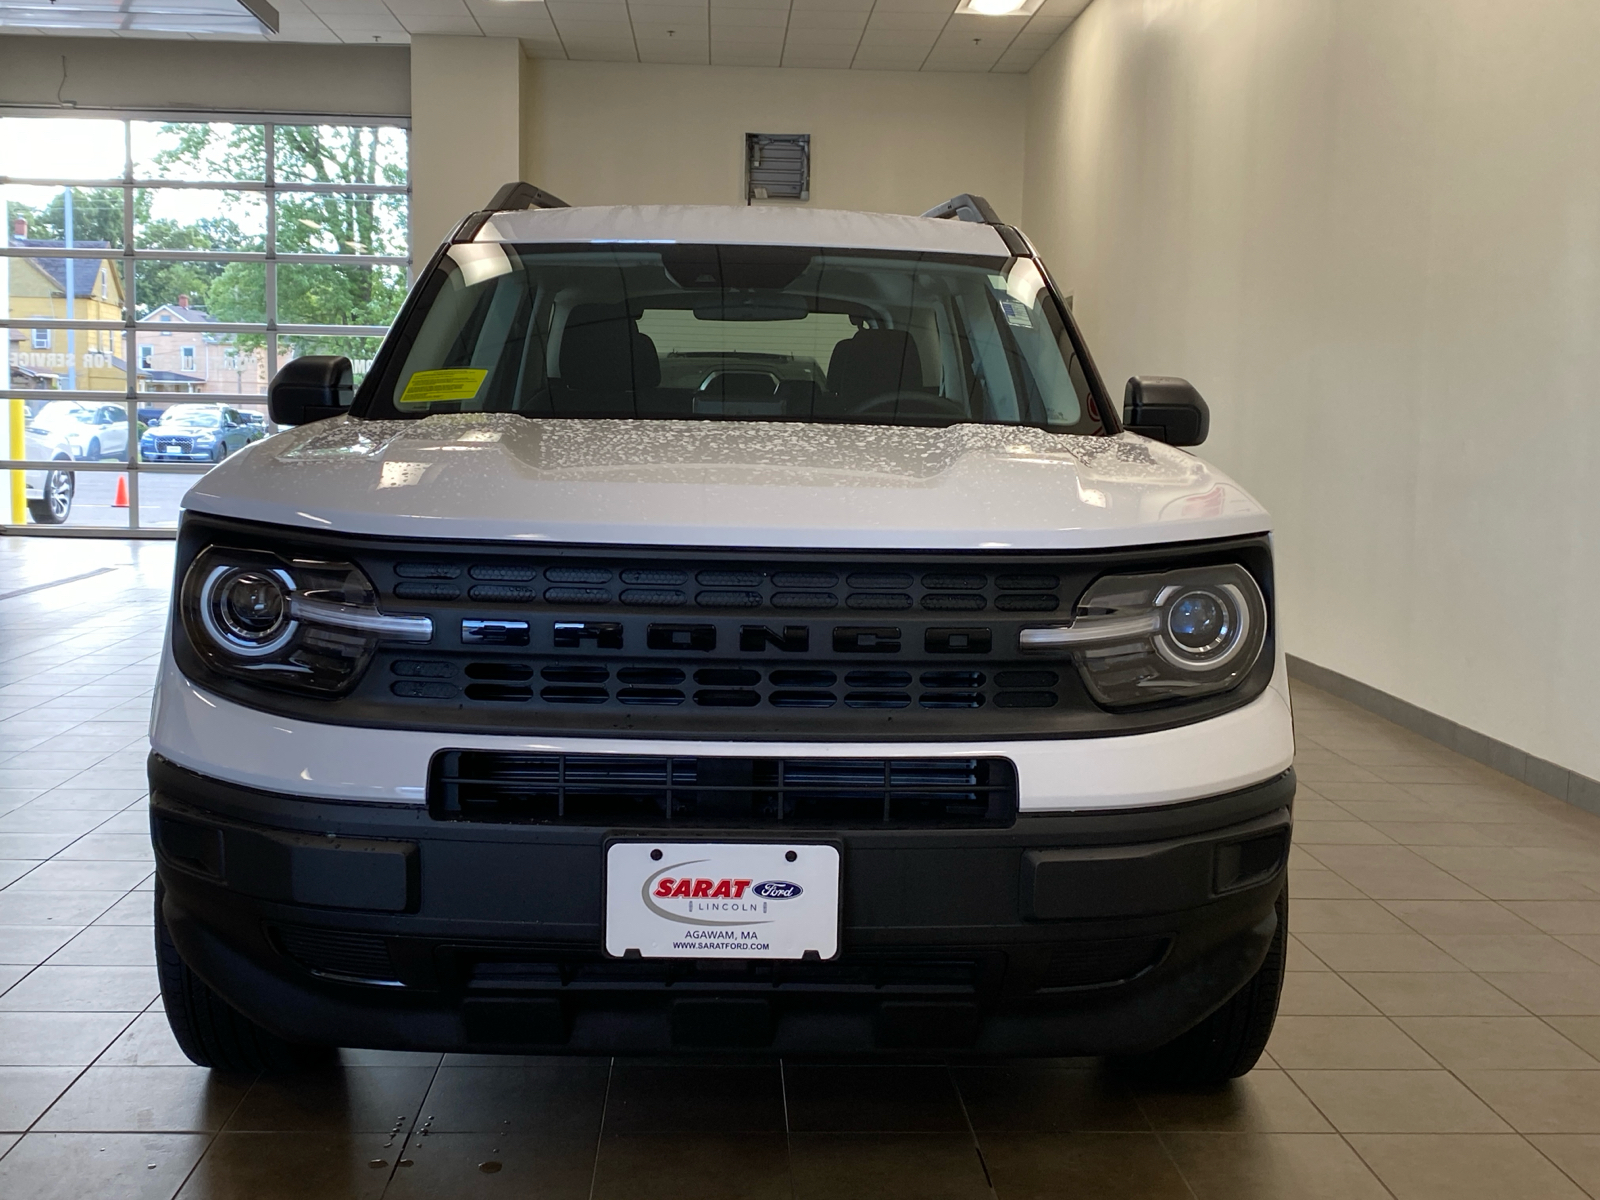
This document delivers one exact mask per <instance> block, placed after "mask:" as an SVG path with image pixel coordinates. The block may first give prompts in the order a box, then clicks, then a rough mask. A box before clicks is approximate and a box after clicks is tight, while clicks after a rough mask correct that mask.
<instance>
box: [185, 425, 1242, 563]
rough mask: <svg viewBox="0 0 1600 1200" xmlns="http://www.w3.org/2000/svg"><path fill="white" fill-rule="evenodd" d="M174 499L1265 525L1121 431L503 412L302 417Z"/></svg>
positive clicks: (775, 524)
mask: <svg viewBox="0 0 1600 1200" xmlns="http://www.w3.org/2000/svg"><path fill="white" fill-rule="evenodd" d="M184 503H185V507H187V508H190V509H194V510H196V511H199V512H207V513H214V514H217V515H219V516H227V517H236V518H240V519H244V520H250V521H262V522H269V523H272V524H277V525H299V526H303V527H306V528H311V529H336V530H342V531H346V532H350V533H362V534H375V535H379V536H389V537H429V538H451V539H462V540H519V541H541V542H564V543H580V544H583V543H589V544H608V543H609V544H619V545H621V544H625V545H662V546H741V547H743V546H749V547H768V548H812V549H919V550H957V549H1037V550H1062V549H1067V550H1070V549H1077V548H1085V549H1087V548H1094V547H1108V546H1129V545H1148V544H1152V543H1159V542H1173V541H1192V540H1199V539H1203V538H1216V537H1228V536H1234V535H1239V534H1247V533H1260V532H1264V531H1265V530H1267V529H1268V528H1269V525H1270V522H1269V521H1268V518H1267V515H1266V512H1265V511H1264V510H1263V509H1262V508H1261V506H1260V505H1259V504H1257V503H1256V502H1255V500H1253V499H1252V498H1251V497H1250V496H1249V494H1248V493H1246V492H1245V491H1244V490H1243V489H1242V488H1240V487H1239V486H1238V485H1237V484H1235V483H1234V482H1233V481H1232V480H1230V479H1228V478H1227V476H1225V475H1222V474H1221V473H1220V472H1218V471H1216V470H1214V469H1213V468H1211V467H1210V466H1208V465H1207V464H1206V463H1204V462H1203V461H1201V460H1200V459H1198V458H1195V457H1194V456H1193V455H1191V454H1187V453H1185V452H1184V451H1182V450H1175V449H1173V448H1172V447H1170V446H1165V445H1162V444H1160V443H1157V442H1152V441H1149V440H1147V439H1145V438H1141V437H1138V436H1136V435H1134V434H1126V433H1125V434H1121V435H1118V436H1117V437H1111V438H1105V437H1072V436H1065V435H1060V434H1052V433H1047V432H1045V431H1043V430H1039V429H1029V428H1019V427H1015V426H1002V425H957V426H952V427H950V428H946V429H912V428H895V427H889V426H863V425H805V424H789V423H772V422H746V421H729V422H710V421H598V420H581V421H572V420H529V419H527V418H524V417H519V416H515V415H511V414H504V413H470V414H459V415H440V416H432V417H427V418H425V419H423V420H420V421H361V420H355V419H352V418H349V417H339V418H335V419H334V420H331V421H324V422H319V423H317V424H315V425H306V426H302V427H300V428H299V429H295V430H289V431H286V432H284V433H281V434H278V435H277V436H275V437H271V438H268V439H266V440H265V441H260V442H256V443H255V444H253V445H252V446H250V447H248V448H247V449H246V450H245V451H243V452H241V453H239V454H236V455H234V456H233V457H232V458H230V459H228V460H227V461H226V462H224V463H223V464H222V465H220V466H218V467H217V468H215V469H214V470H213V471H211V473H210V474H208V475H206V476H204V477H203V478H202V479H201V480H200V482H199V483H197V484H196V485H195V486H194V488H192V489H191V490H190V491H189V493H188V495H187V497H186V498H185V501H184Z"/></svg>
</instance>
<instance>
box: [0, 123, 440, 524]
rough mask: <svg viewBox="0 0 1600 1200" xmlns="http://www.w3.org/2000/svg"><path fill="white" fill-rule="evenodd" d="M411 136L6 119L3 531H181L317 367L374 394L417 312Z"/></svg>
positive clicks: (324, 127) (1, 158)
mask: <svg viewBox="0 0 1600 1200" xmlns="http://www.w3.org/2000/svg"><path fill="white" fill-rule="evenodd" d="M408 169H409V168H408V133H407V130H406V129H405V128H404V127H402V126H400V125H398V124H384V125H377V124H370V123H369V124H342V123H325V124H298V123H290V122H288V121H284V122H272V121H262V120H260V119H259V118H255V119H252V120H249V121H195V120H193V119H192V118H189V117H186V118H184V119H181V120H178V119H175V120H161V119H134V118H129V119H121V118H118V119H104V118H98V117H34V116H4V115H0V207H3V209H4V214H5V222H4V227H3V228H0V295H3V296H4V297H5V308H4V310H3V312H0V329H3V330H4V333H5V338H6V369H7V375H6V376H5V377H4V382H5V387H4V388H3V389H0V485H3V491H0V527H3V528H4V529H6V530H8V531H11V532H17V531H19V530H22V529H25V530H26V531H27V532H29V533H48V532H62V533H78V532H91V531H101V532H105V533H127V532H130V531H139V530H148V531H160V530H171V529H172V528H173V527H174V526H175V524H176V520H177V510H178V501H179V498H180V497H181V496H182V495H183V493H184V492H185V491H186V490H187V489H188V487H189V486H190V485H191V484H192V483H193V482H194V480H193V476H195V475H197V474H203V473H204V472H205V471H208V470H210V469H211V467H213V466H214V465H216V464H217V463H218V462H221V461H222V460H223V459H224V458H226V457H227V456H228V455H230V454H233V453H236V452H237V451H238V450H240V449H241V448H242V447H244V446H247V445H249V444H250V443H251V442H253V441H256V440H258V439H259V438H262V437H265V436H267V435H268V434H269V433H271V432H273V431H274V426H273V425H272V423H271V419H270V417H269V416H268V414H267V408H266V390H267V383H268V381H269V380H270V379H271V377H272V375H273V374H274V373H275V372H276V371H277V369H278V368H279V367H281V366H282V365H283V364H284V363H285V362H287V361H289V360H290V359H291V358H295V357H297V356H299V355H302V354H343V355H347V356H348V357H349V358H350V359H351V360H352V362H353V363H354V364H355V372H356V379H357V381H358V382H359V381H360V379H361V378H362V376H363V375H364V373H365V370H366V367H367V366H368V364H369V363H370V362H371V360H372V357H373V354H374V353H375V351H376V349H377V345H378V341H379V339H380V338H381V337H382V335H383V333H384V331H385V330H386V329H387V327H388V324H389V322H390V321H391V320H393V318H394V315H395V313H396V311H397V310H398V309H399V306H400V301H401V300H402V299H403V297H404V295H405V289H406V283H407V271H408V268H409V266H410V261H411V246H410V234H409V207H410V199H409V176H408Z"/></svg>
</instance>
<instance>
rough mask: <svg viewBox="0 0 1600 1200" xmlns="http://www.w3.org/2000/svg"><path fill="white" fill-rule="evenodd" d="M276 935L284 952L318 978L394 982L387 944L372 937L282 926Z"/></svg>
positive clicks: (367, 934)
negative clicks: (328, 977) (321, 976)
mask: <svg viewBox="0 0 1600 1200" xmlns="http://www.w3.org/2000/svg"><path fill="white" fill-rule="evenodd" d="M276 932H277V938H278V944H279V946H280V947H281V948H282V949H283V952H284V953H285V954H287V955H288V956H289V957H290V958H292V959H294V960H295V961H296V962H297V963H299V964H300V965H301V966H302V967H305V968H306V969H307V970H309V971H314V972H316V973H317V974H318V975H328V976H332V977H335V978H341V979H356V980H361V981H363V982H367V983H392V982H395V970H394V964H393V963H392V962H391V961H390V960H389V946H388V943H387V942H385V941H384V940H383V939H382V938H381V937H378V936H376V935H374V934H370V933H350V932H347V931H344V930H338V929H312V928H310V927H308V926H303V925H281V926H279V927H278V929H277V931H276Z"/></svg>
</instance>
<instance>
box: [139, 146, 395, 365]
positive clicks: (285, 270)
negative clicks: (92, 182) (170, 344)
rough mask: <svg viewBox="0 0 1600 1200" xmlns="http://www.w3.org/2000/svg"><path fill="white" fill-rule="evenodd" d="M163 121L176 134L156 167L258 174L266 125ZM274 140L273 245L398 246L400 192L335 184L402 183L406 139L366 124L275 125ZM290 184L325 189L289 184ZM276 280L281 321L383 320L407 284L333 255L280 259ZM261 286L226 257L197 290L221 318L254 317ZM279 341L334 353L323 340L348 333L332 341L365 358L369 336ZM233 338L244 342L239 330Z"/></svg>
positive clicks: (287, 248)
mask: <svg viewBox="0 0 1600 1200" xmlns="http://www.w3.org/2000/svg"><path fill="white" fill-rule="evenodd" d="M166 129H167V132H168V133H169V134H170V135H171V136H172V137H173V139H174V141H173V144H172V145H171V146H170V147H169V148H168V149H166V150H164V151H162V152H161V153H160V154H158V155H157V156H156V163H157V165H158V166H159V167H180V168H183V169H185V170H187V171H190V172H195V171H208V172H213V173H216V172H220V173H221V174H222V175H223V176H224V177H225V178H230V177H231V178H235V179H260V178H264V174H265V170H264V169H265V163H266V131H265V127H264V126H260V125H236V126H212V125H174V126H168V127H166ZM274 139H275V144H274V153H273V159H274V163H273V166H274V174H275V178H276V179H277V181H278V185H279V187H280V189H283V190H279V191H278V193H277V244H276V247H275V248H276V250H277V252H278V253H280V254H327V255H357V254H359V255H386V256H396V257H398V256H401V255H404V254H405V249H406V239H407V232H406V214H407V206H406V201H407V198H406V197H405V196H404V195H371V194H365V193H361V192H350V191H340V190H337V187H338V185H341V184H349V185H357V186H359V185H363V184H390V185H403V184H404V183H405V182H406V161H405V145H404V142H403V140H401V139H400V138H397V137H396V136H395V132H394V131H392V130H385V129H380V128H376V127H369V126H341V125H279V126H276V127H275V128H274ZM297 183H304V184H311V185H320V186H321V187H323V188H328V189H329V190H308V191H294V190H292V189H293V185H294V184H297ZM174 248H177V247H174ZM218 248H221V247H218ZM277 281H278V282H277V298H278V320H279V322H280V323H283V324H289V325H387V324H388V323H389V322H390V321H392V320H393V319H394V315H395V313H396V312H397V311H398V310H399V307H400V302H401V301H402V300H403V299H404V298H405V289H406V281H405V272H404V270H403V268H400V267H367V266H360V265H357V264H353V263H337V262H330V263H320V262H301V263H279V264H278V268H277ZM264 289H265V277H264V273H263V272H262V270H261V267H260V266H259V265H257V264H254V263H230V264H228V265H227V266H225V267H222V268H221V269H220V270H218V271H217V272H216V273H215V275H214V276H212V277H210V278H208V279H207V280H206V281H205V290H204V295H205V297H206V303H207V305H208V308H209V311H210V312H211V313H212V314H213V315H214V316H216V317H217V318H219V319H220V320H223V321H233V322H246V321H259V320H260V319H261V315H262V313H263V312H264V311H265V299H266V298H265V295H264ZM142 299H143V297H141V302H142ZM141 307H142V303H141ZM251 340H254V341H258V340H259V339H251ZM281 340H283V341H286V342H287V343H288V344H289V345H291V346H292V347H293V348H294V350H295V352H296V353H298V354H307V353H330V352H335V348H336V347H334V346H330V342H333V343H338V342H342V341H350V343H351V345H350V346H349V348H348V350H345V349H343V348H342V347H340V348H337V349H338V352H349V353H351V356H352V357H357V356H360V357H370V349H369V348H368V344H367V343H368V341H369V339H329V338H326V337H314V336H310V335H298V334H295V335H284V336H283V338H282V339H281ZM241 345H246V340H245V339H241Z"/></svg>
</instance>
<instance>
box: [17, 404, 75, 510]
mask: <svg viewBox="0 0 1600 1200" xmlns="http://www.w3.org/2000/svg"><path fill="white" fill-rule="evenodd" d="M23 444H24V446H25V448H26V451H25V452H26V453H27V456H28V457H29V458H31V459H33V460H34V461H36V462H39V461H47V460H53V461H55V462H58V463H60V464H62V465H61V466H60V467H57V468H53V469H51V470H47V471H25V472H23V477H22V478H23V492H24V494H25V495H26V496H27V500H28V515H29V516H31V517H32V518H33V520H34V523H35V524H36V525H62V524H65V523H66V520H67V518H68V517H69V516H70V515H71V514H72V497H73V494H74V492H75V490H76V484H77V476H76V475H75V474H74V473H73V472H72V470H70V466H71V463H72V457H73V454H72V447H71V446H70V445H69V444H68V443H67V441H66V439H65V438H64V437H62V436H60V435H59V434H56V433H54V432H52V431H50V430H48V429H45V428H43V427H36V426H34V425H33V424H32V423H31V422H30V423H29V424H28V425H27V426H26V427H25V432H24V434H23Z"/></svg>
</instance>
